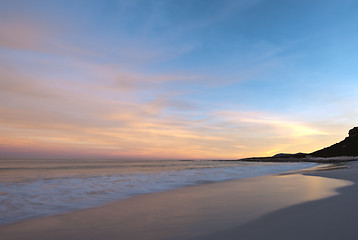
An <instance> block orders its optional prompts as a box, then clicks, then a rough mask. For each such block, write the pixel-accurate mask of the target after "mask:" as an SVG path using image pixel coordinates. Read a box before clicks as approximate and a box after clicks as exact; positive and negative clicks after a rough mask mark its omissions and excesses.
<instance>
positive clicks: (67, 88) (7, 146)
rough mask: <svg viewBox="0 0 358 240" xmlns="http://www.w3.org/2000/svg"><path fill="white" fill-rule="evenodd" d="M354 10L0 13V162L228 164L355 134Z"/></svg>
mask: <svg viewBox="0 0 358 240" xmlns="http://www.w3.org/2000/svg"><path fill="white" fill-rule="evenodd" d="M357 12H358V1H354V0H339V1H338V0H299V1H298V0H153V1H151V0H112V1H99V0H98V1H90V0H83V1H75V0H71V1H66V0H58V1H55V0H54V1H51V0H44V1H36V0H28V1H26V0H23V1H17V0H1V2H0V61H1V64H0V157H1V158H24V157H29V158H87V157H91V158H121V159H123V158H124V159H128V158H131V159H136V158H148V159H237V158H242V157H250V156H268V155H273V154H276V153H280V152H289V153H295V152H312V151H314V150H317V149H320V148H322V147H325V146H328V145H331V144H333V143H335V142H337V141H340V140H343V138H344V137H346V136H347V133H348V130H349V129H350V128H352V127H354V126H358V121H357V118H358V66H357V64H358V44H357V43H358V14H357Z"/></svg>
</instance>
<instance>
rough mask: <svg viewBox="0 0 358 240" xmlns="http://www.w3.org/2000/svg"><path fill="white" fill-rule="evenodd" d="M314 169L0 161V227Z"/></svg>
mask: <svg viewBox="0 0 358 240" xmlns="http://www.w3.org/2000/svg"><path fill="white" fill-rule="evenodd" d="M314 166H316V164H315V163H252V162H238V161H212V160H193V161H191V160H190V161H189V160H156V161H154V160H28V159H27V160H0V225H5V224H9V223H14V222H17V221H21V220H25V219H30V218H36V217H41V216H49V215H55V214H61V213H64V212H70V211H74V210H79V209H84V208H91V207H95V206H99V205H103V204H106V203H110V202H113V201H117V200H120V199H125V198H130V197H132V196H135V195H139V194H147V193H155V192H162V191H168V190H174V189H178V188H181V187H184V186H192V185H197V184H205V183H211V182H219V181H227V180H233V179H239V178H248V177H255V176H262V175H268V174H277V173H282V172H286V171H295V170H299V169H304V168H310V167H314Z"/></svg>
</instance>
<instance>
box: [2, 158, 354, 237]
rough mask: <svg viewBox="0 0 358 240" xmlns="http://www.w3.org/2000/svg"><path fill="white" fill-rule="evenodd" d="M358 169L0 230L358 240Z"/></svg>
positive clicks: (227, 186) (198, 189) (150, 200)
mask: <svg viewBox="0 0 358 240" xmlns="http://www.w3.org/2000/svg"><path fill="white" fill-rule="evenodd" d="M356 182H358V165H357V164H356V163H352V168H349V169H342V168H337V169H335V170H321V171H309V172H304V173H302V172H300V173H295V174H285V175H274V176H264V177H256V178H248V179H239V180H234V181H227V182H221V183H208V184H203V185H198V186H193V187H186V188H182V189H179V190H174V191H168V192H163V193H154V194H148V195H142V196H137V197H133V198H130V199H127V200H122V201H118V202H115V203H112V204H108V205H105V206H101V207H97V208H92V209H87V210H81V211H76V212H71V213H67V214H62V215H57V216H52V217H44V218H40V219H33V220H27V221H23V222H19V223H15V224H10V225H5V226H2V227H0V236H1V239H2V240H7V239H121V240H125V239H135V240H140V239H355V238H354V236H356V235H357V233H358V230H356V229H357V228H355V226H354V225H355V220H356V219H357V217H358V206H357V205H358V191H357V190H358V189H357V185H354V183H356Z"/></svg>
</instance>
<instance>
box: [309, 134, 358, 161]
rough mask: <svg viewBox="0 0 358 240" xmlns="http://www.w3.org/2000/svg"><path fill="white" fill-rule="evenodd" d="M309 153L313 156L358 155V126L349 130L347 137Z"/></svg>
mask: <svg viewBox="0 0 358 240" xmlns="http://www.w3.org/2000/svg"><path fill="white" fill-rule="evenodd" d="M309 155H311V156H314V157H339V156H358V127H355V128H352V129H351V130H349V133H348V137H346V138H345V139H344V140H343V141H341V142H339V143H336V144H334V145H332V146H330V147H327V148H323V149H321V150H318V151H315V152H313V153H310V154H309Z"/></svg>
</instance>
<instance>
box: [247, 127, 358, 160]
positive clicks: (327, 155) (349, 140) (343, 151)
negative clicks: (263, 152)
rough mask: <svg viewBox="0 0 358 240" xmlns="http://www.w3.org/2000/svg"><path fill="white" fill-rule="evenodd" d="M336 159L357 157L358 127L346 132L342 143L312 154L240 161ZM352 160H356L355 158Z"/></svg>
mask: <svg viewBox="0 0 358 240" xmlns="http://www.w3.org/2000/svg"><path fill="white" fill-rule="evenodd" d="M337 157H348V158H347V161H348V160H353V159H349V157H351V158H352V157H358V127H354V128H352V129H351V130H349V132H348V137H346V138H345V139H344V140H343V141H341V142H339V143H336V144H333V145H332V146H329V147H326V148H323V149H320V150H318V151H315V152H312V153H296V154H288V153H279V154H276V155H274V156H272V157H253V158H245V159H240V161H255V162H256V161H260V162H317V158H320V160H319V162H322V163H323V162H327V163H331V162H337V161H342V160H337V159H334V158H337ZM354 160H358V159H357V158H355V159H354Z"/></svg>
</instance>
